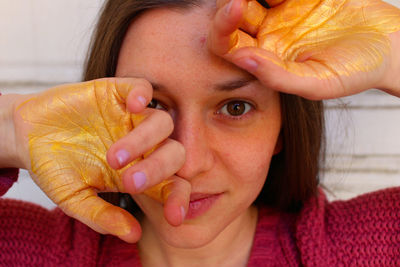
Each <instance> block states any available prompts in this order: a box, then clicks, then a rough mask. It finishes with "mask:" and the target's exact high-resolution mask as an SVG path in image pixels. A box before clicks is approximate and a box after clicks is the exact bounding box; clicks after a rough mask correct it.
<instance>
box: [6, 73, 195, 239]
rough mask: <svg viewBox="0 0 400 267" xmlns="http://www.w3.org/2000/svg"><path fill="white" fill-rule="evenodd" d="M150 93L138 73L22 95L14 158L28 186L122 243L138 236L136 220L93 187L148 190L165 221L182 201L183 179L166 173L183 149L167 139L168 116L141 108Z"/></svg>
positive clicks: (177, 217) (176, 220) (175, 220)
mask: <svg viewBox="0 0 400 267" xmlns="http://www.w3.org/2000/svg"><path fill="white" fill-rule="evenodd" d="M151 98H152V87H151V85H150V83H148V82H147V81H145V80H143V79H130V78H123V79H118V78H112V79H111V78H110V79H100V80H94V81H89V82H84V83H78V84H72V85H63V86H60V87H56V88H53V89H50V90H48V91H45V92H43V93H40V94H37V95H29V96H27V97H25V98H24V99H23V100H20V101H19V102H20V103H18V104H17V105H16V108H15V112H14V124H15V130H16V133H17V134H16V136H17V141H18V142H19V143H21V144H24V145H23V146H22V147H24V148H23V149H22V152H21V153H20V158H21V159H22V160H21V162H23V164H24V165H25V166H23V167H24V168H26V169H28V170H29V171H30V173H31V176H32V178H33V179H34V180H35V182H36V184H37V185H38V186H39V187H40V188H41V189H42V190H43V191H44V192H45V193H46V194H47V195H48V196H49V198H50V199H51V200H52V201H54V202H55V203H56V204H57V205H58V206H59V207H60V208H61V209H62V210H63V211H64V212H65V213H66V214H68V215H69V216H71V217H74V218H75V219H78V220H79V221H81V222H83V223H85V224H86V225H88V226H89V227H91V228H92V229H94V230H96V231H98V232H100V233H103V234H112V235H116V236H118V237H120V238H121V239H123V240H125V241H127V242H136V241H137V240H138V239H139V238H140V234H141V229H140V225H139V223H138V222H137V221H136V219H135V218H133V216H132V215H131V214H129V213H128V212H127V211H125V210H123V209H121V208H119V207H116V206H114V205H111V204H110V203H108V202H106V201H104V200H103V199H101V198H100V197H98V196H97V193H98V192H125V193H131V194H137V193H142V192H145V193H146V192H148V195H150V196H152V197H153V198H155V199H157V200H158V201H160V202H163V204H164V213H165V217H166V219H167V221H169V222H170V223H171V224H172V225H179V224H181V223H182V220H183V216H182V212H183V211H182V209H184V210H186V209H187V205H188V202H189V196H190V185H189V183H188V182H186V181H184V180H182V179H180V178H178V177H176V176H174V174H175V173H176V172H177V171H178V170H179V169H180V168H181V166H182V165H183V163H184V160H185V151H184V148H183V146H182V145H181V144H180V143H178V142H176V141H174V140H171V139H168V136H169V135H170V134H171V132H172V131H173V121H172V119H171V117H170V116H169V115H168V114H167V113H166V112H164V111H160V110H155V109H149V108H146V106H147V104H148V102H149V101H150V100H151ZM141 121H142V122H141ZM139 122H141V123H140V124H139ZM156 146H157V149H155V150H154V151H152V148H154V147H156ZM149 151H152V153H150V152H149ZM146 152H147V153H146ZM142 155H146V156H145V157H144V159H143V156H142ZM141 159H143V160H141ZM166 178H168V180H167V182H165V181H164V180H165V179H166ZM163 181H164V182H163ZM161 182H163V183H162V184H161V185H162V187H161V186H157V187H155V188H152V190H150V191H145V190H146V189H149V188H151V187H152V186H154V185H157V184H159V183H161ZM154 193H156V194H154ZM164 202H165V203H164Z"/></svg>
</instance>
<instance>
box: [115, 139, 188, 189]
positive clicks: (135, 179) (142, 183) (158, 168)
mask: <svg viewBox="0 0 400 267" xmlns="http://www.w3.org/2000/svg"><path fill="white" fill-rule="evenodd" d="M184 162H185V149H184V147H183V145H182V144H180V143H179V142H177V141H175V140H172V139H167V140H166V141H165V142H164V143H162V144H161V145H160V146H159V148H157V149H156V150H155V151H154V152H153V153H151V154H150V155H148V157H147V158H146V159H144V160H141V161H139V162H137V163H136V164H135V165H133V166H132V167H130V168H128V169H127V170H125V171H124V173H123V174H122V183H123V186H124V191H126V192H127V193H130V194H136V193H140V192H143V191H144V190H145V189H146V188H149V187H152V186H154V185H156V184H159V183H161V182H162V181H163V180H164V179H166V178H168V177H171V176H172V175H174V174H175V173H176V172H177V171H178V170H179V169H180V168H182V166H183V164H184Z"/></svg>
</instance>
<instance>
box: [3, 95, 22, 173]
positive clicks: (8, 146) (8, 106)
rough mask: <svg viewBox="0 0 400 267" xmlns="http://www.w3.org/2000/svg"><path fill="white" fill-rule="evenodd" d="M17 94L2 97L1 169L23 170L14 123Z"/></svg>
mask: <svg viewBox="0 0 400 267" xmlns="http://www.w3.org/2000/svg"><path fill="white" fill-rule="evenodd" d="M19 97H21V96H20V95H17V94H9V95H0V168H8V167H9V168H23V167H24V164H23V163H22V162H23V160H22V159H21V157H20V156H19V154H20V153H19V151H18V147H19V144H18V143H17V138H18V135H17V131H16V127H15V123H14V113H15V104H16V102H17V100H18V98H19Z"/></svg>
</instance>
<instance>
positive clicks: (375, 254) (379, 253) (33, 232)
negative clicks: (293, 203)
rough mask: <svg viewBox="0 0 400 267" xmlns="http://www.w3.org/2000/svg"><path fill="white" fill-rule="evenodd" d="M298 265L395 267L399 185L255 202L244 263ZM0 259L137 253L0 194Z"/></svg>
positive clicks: (76, 259) (45, 262) (58, 260)
mask: <svg viewBox="0 0 400 267" xmlns="http://www.w3.org/2000/svg"><path fill="white" fill-rule="evenodd" d="M3 176H4V175H3ZM0 177H1V176H0ZM0 179H4V177H3V178H0ZM9 179H11V178H9ZM11 180H12V179H11ZM2 185H3V183H1V182H0V188H1V186H2ZM2 190H3V191H5V190H6V189H5V188H3V189H2ZM303 265H304V266H400V187H398V188H390V189H385V190H381V191H377V192H374V193H370V194H365V195H362V196H359V197H357V198H354V199H352V200H348V201H336V202H332V203H328V202H327V200H326V197H325V194H324V193H323V192H322V191H320V194H319V196H318V197H317V198H313V199H311V200H310V201H308V202H307V203H306V204H305V206H304V208H303V210H302V211H301V212H300V213H298V214H287V213H279V212H276V211H273V210H271V209H267V208H260V210H259V219H258V224H257V228H256V233H255V237H254V243H253V247H252V251H251V255H250V258H249V262H248V266H251V267H253V266H254V267H256V266H257V267H263V266H303ZM0 266H140V258H139V252H138V249H137V246H136V245H135V244H127V243H125V242H123V241H121V240H120V239H118V238H116V237H113V236H105V235H100V234H97V233H96V232H94V231H92V230H91V229H90V228H88V227H87V226H85V225H83V224H81V223H80V222H78V221H76V220H74V219H71V218H69V217H68V216H66V215H65V214H63V213H62V212H61V211H60V210H59V209H55V210H53V211H48V210H46V209H44V208H42V207H39V206H37V205H34V204H31V203H27V202H22V201H17V200H10V199H0Z"/></svg>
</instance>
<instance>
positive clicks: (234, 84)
mask: <svg viewBox="0 0 400 267" xmlns="http://www.w3.org/2000/svg"><path fill="white" fill-rule="evenodd" d="M255 81H257V78H256V77H254V76H249V77H245V78H240V79H237V80H232V81H227V82H223V83H220V84H216V85H214V86H213V89H214V90H215V91H234V90H236V89H240V88H242V87H245V86H247V85H249V84H250V83H252V82H255ZM151 85H152V86H153V90H154V91H163V90H165V86H163V85H161V84H157V83H153V82H152V83H151Z"/></svg>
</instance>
